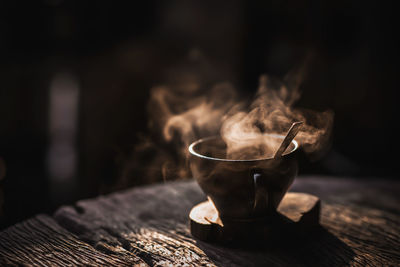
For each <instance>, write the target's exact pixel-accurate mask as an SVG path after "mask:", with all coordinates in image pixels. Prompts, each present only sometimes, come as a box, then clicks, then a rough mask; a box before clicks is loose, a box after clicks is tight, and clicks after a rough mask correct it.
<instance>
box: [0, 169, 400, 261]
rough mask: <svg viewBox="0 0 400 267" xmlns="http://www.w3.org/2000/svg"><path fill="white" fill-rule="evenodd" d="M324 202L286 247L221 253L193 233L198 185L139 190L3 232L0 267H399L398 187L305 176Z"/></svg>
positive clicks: (304, 188)
mask: <svg viewBox="0 0 400 267" xmlns="http://www.w3.org/2000/svg"><path fill="white" fill-rule="evenodd" d="M291 190H292V191H300V192H307V193H312V194H315V195H317V196H319V197H320V198H321V200H322V210H321V228H318V229H315V232H314V233H313V234H309V235H303V236H302V237H299V238H297V240H293V241H292V242H288V243H287V244H284V245H279V246H273V245H272V246H271V245H268V240H266V245H265V246H261V247H255V248H240V247H223V246H221V245H215V244H209V243H204V242H201V241H198V240H195V239H193V238H192V237H191V235H190V231H189V228H188V213H189V211H190V209H191V208H192V206H193V205H194V204H196V203H198V202H200V201H203V200H204V199H205V196H204V195H203V193H202V192H201V191H200V189H199V187H198V186H197V184H196V183H195V182H193V181H184V182H170V183H165V184H158V185H151V186H145V187H137V188H133V189H129V190H126V191H121V192H117V193H114V194H111V195H108V196H100V197H98V198H95V199H89V200H82V201H79V202H78V203H77V204H76V205H74V206H65V207H61V208H60V209H59V210H58V211H57V212H56V213H55V214H54V215H53V216H52V217H50V216H47V215H38V216H36V217H34V218H31V219H29V220H27V221H24V222H21V223H19V224H16V225H14V226H12V227H10V228H8V229H6V230H4V231H3V232H1V233H0V266H3V265H6V266H8V265H18V266H19V265H28V266H29V265H32V266H51V265H56V266H67V265H69V266H76V265H89V266H132V265H138V266H155V265H159V266H168V265H170V266H179V265H181V266H193V265H195V266H196V265H206V266H215V265H216V266H344V265H351V266H399V265H400V197H399V193H400V182H398V181H395V180H383V179H378V178H376V179H351V178H348V179H345V178H334V177H315V176H314V177H299V178H297V179H296V182H295V183H294V185H293V186H292V189H291Z"/></svg>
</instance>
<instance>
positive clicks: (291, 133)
mask: <svg viewBox="0 0 400 267" xmlns="http://www.w3.org/2000/svg"><path fill="white" fill-rule="evenodd" d="M302 124H303V122H302V121H298V122H293V124H292V126H290V129H289V131H288V132H287V133H286V136H285V138H284V139H283V141H282V143H281V145H280V146H279V148H278V150H277V151H276V152H275V155H274V159H277V158H280V157H281V156H282V154H283V152H285V150H286V148H287V147H288V146H289V145H290V143H291V142H292V140H293V139H294V137H295V136H296V135H297V133H298V132H299V131H300V128H301V125H302Z"/></svg>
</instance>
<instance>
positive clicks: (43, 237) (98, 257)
mask: <svg viewBox="0 0 400 267" xmlns="http://www.w3.org/2000/svg"><path fill="white" fill-rule="evenodd" d="M114 248H115V249H118V247H116V246H115V247H114ZM21 265H25V266H82V265H85V266H147V264H145V263H144V262H143V261H142V260H141V259H140V258H139V257H136V256H133V257H130V258H129V257H128V256H127V257H119V256H114V255H112V256H111V255H107V254H104V253H102V252H100V251H98V250H95V249H94V248H93V247H91V246H89V245H88V244H86V243H84V242H82V241H80V240H79V239H78V238H76V236H75V235H73V234H71V233H70V232H68V231H66V230H65V229H63V228H62V227H60V226H59V225H58V224H57V223H56V222H55V221H54V220H53V219H52V218H50V217H48V216H46V215H39V216H36V217H35V218H32V219H29V220H27V221H24V222H22V223H19V224H17V225H15V226H12V227H10V228H8V229H7V230H6V231H3V232H1V233H0V266H21Z"/></svg>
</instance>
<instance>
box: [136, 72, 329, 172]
mask: <svg viewBox="0 0 400 267" xmlns="http://www.w3.org/2000/svg"><path fill="white" fill-rule="evenodd" d="M302 76H303V74H302V72H297V73H294V74H293V73H290V74H288V75H287V76H286V77H285V78H284V79H283V81H279V82H278V81H276V80H272V79H270V78H268V76H266V75H263V76H261V77H260V81H259V88H258V91H257V93H256V95H255V97H254V99H253V100H252V101H241V100H239V96H238V93H237V91H236V90H235V89H234V87H233V86H232V85H231V84H229V83H220V84H216V85H214V86H212V87H211V88H210V89H207V88H204V86H200V83H198V81H196V80H195V79H183V82H180V83H179V84H175V85H174V86H159V87H155V88H153V89H152V91H151V97H150V102H149V117H150V125H149V127H150V129H151V130H152V133H153V134H152V140H153V141H149V140H147V141H146V142H144V143H145V144H147V145H146V149H147V151H150V152H151V153H150V152H148V153H147V154H151V155H153V156H152V157H151V159H150V160H149V159H147V160H145V165H146V164H147V165H150V166H151V167H150V169H152V170H154V168H158V169H161V173H162V175H163V177H164V178H165V179H170V178H172V179H174V178H179V177H190V173H189V172H188V171H187V168H186V167H187V156H188V152H187V148H188V145H189V144H190V143H192V142H194V141H195V140H197V139H199V138H203V137H207V136H213V135H220V136H221V138H222V139H223V141H224V142H225V143H226V152H225V155H226V157H227V158H230V159H254V158H259V157H272V155H273V154H274V153H275V151H276V150H277V149H278V146H279V143H276V140H277V139H276V138H268V136H266V135H265V134H270V133H273V134H281V135H284V134H285V133H286V131H287V130H288V129H289V128H290V125H291V124H292V123H293V122H295V121H303V122H304V124H303V126H302V128H301V131H300V132H299V133H298V135H297V137H296V140H297V141H298V142H299V143H300V146H301V147H302V148H303V150H304V151H305V152H306V153H308V154H310V155H318V154H321V151H324V150H325V148H327V145H328V143H329V140H330V133H331V129H332V124H333V113H332V112H331V111H326V112H316V111H311V110H304V109H298V108H295V107H294V104H295V103H296V101H297V100H298V99H299V97H300V92H299V85H300V82H301V77H302ZM154 140H155V141H154ZM139 147H140V148H141V149H139V151H138V153H143V151H142V150H143V146H139ZM136 161H137V160H136ZM139 162H140V161H139ZM138 164H141V163H137V164H136V165H135V166H132V168H143V166H137V165H138ZM160 167H161V168H160ZM145 175H147V176H149V175H152V174H151V172H149V171H148V170H145ZM153 175H154V172H153Z"/></svg>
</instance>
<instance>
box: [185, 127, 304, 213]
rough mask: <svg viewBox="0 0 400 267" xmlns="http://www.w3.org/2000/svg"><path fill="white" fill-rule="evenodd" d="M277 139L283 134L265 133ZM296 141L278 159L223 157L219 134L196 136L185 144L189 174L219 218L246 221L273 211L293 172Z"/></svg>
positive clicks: (294, 172)
mask: <svg viewBox="0 0 400 267" xmlns="http://www.w3.org/2000/svg"><path fill="white" fill-rule="evenodd" d="M268 137H269V138H276V139H279V140H276V141H277V142H279V143H280V142H281V141H282V140H283V139H284V136H281V135H268ZM297 149H298V143H297V142H296V141H295V140H293V141H292V143H291V144H290V145H289V147H288V149H287V150H286V152H285V153H284V154H283V156H282V157H281V158H279V159H274V158H260V159H251V160H234V159H226V157H225V151H226V147H225V143H224V142H223V141H222V139H221V138H220V137H208V138H204V139H200V140H198V141H196V142H194V143H192V144H191V145H190V146H189V155H190V158H189V164H190V169H191V171H192V175H193V177H194V178H195V179H196V181H197V182H198V184H199V185H200V187H201V189H202V190H203V191H204V193H205V194H206V195H207V196H208V198H209V199H210V200H211V201H212V202H213V203H214V205H215V207H216V209H217V210H218V213H219V216H220V218H221V219H233V220H247V219H257V218H265V217H266V216H270V215H272V214H274V213H276V209H277V207H278V205H279V203H280V201H281V200H282V198H283V196H284V195H285V194H286V192H287V191H288V189H289V187H290V185H291V184H292V183H293V180H294V178H295V176H296V174H297V170H298V167H297V161H296V154H297Z"/></svg>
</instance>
